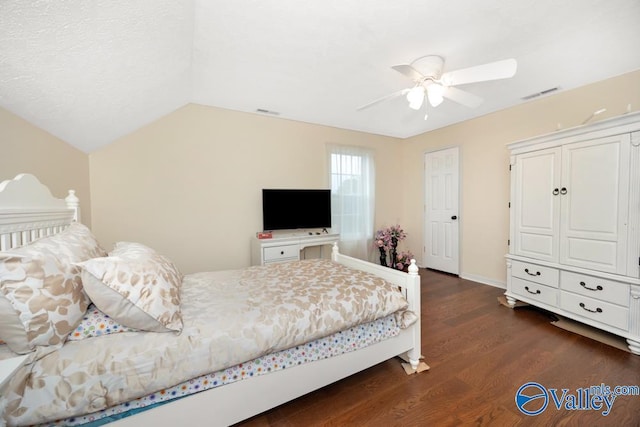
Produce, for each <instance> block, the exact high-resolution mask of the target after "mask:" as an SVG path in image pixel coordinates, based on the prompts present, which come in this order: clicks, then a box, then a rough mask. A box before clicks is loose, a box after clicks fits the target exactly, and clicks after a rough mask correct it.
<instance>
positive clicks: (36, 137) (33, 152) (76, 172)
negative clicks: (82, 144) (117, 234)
mask: <svg viewBox="0 0 640 427" xmlns="http://www.w3.org/2000/svg"><path fill="white" fill-rule="evenodd" d="M25 172H26V173H31V174H33V175H35V176H36V177H38V179H39V180H40V182H42V183H43V184H45V185H46V186H47V187H49V189H50V190H51V193H52V194H53V195H54V196H55V197H59V198H62V197H66V196H67V192H68V190H69V189H74V190H76V195H77V196H78V197H79V198H80V209H81V212H82V222H83V223H85V224H87V225H89V226H91V209H90V206H91V194H90V192H89V157H88V156H87V155H86V154H85V153H83V152H82V151H80V150H78V149H76V148H74V147H72V146H71V145H69V144H67V143H66V142H63V141H61V140H60V139H58V138H56V137H54V136H53V135H51V134H49V133H47V132H45V131H43V130H42V129H40V128H38V127H36V126H34V125H32V124H31V123H29V122H27V121H26V120H23V119H22V118H20V117H18V116H16V115H14V114H12V113H10V112H9V111H7V110H5V109H3V108H0V181H4V180H5V179H11V178H13V177H15V176H16V175H17V174H19V173H25Z"/></svg>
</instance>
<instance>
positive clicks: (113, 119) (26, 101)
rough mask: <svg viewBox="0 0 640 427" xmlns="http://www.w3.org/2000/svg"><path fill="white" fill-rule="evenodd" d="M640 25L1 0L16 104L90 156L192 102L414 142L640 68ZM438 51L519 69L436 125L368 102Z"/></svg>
mask: <svg viewBox="0 0 640 427" xmlns="http://www.w3.org/2000/svg"><path fill="white" fill-rule="evenodd" d="M639 23H640V1H638V0H608V1H606V0H603V1H597V0H518V1H513V0H484V1H481V2H480V1H477V0H458V1H455V0H450V1H444V0H439V1H434V0H396V1H389V0H368V1H364V0H324V1H314V2H310V1H307V2H300V1H295V0H233V1H230V0H224V1H223V0H191V1H188V0H134V1H131V0H126V1H125V0H94V1H87V0H65V1H53V0H48V1H24V0H20V1H18V0H1V1H0V106H2V107H4V108H6V109H8V110H10V111H12V112H14V113H15V114H17V115H19V116H21V117H23V118H25V119H26V120H28V121H30V122H31V123H33V124H35V125H37V126H39V127H41V128H43V129H45V130H47V131H48V132H50V133H52V134H53V135H56V136H57V137H59V138H61V139H63V140H65V141H67V142H68V143H70V144H72V145H74V146H76V147H78V148H79V149H81V150H83V151H85V152H91V151H94V150H96V149H98V148H100V147H101V146H104V145H105V144H108V143H110V142H112V141H114V140H115V139H117V138H119V137H121V136H123V135H126V134H127V133H130V132H132V131H134V130H136V129H138V128H140V127H141V126H144V125H145V124H147V123H150V122H152V121H154V120H156V119H158V118H159V117H161V116H163V115H165V114H167V113H170V112H171V111H174V110H176V109H178V108H180V107H181V106H183V105H185V104H186V103H189V102H193V103H199V104H204V105H211V106H216V107H222V108H228V109H232V110H238V111H246V112H256V110H257V109H265V110H271V111H275V112H278V113H280V117H282V118H286V119H292V120H299V121H304V122H310V123H318V124H324V125H329V126H334V127H339V128H345V129H353V130H360V131H365V132H370V133H375V134H382V135H390V136H395V137H400V138H405V137H409V136H412V135H416V134H419V133H423V132H426V131H429V130H433V129H436V128H439V127H442V126H446V125H449V124H452V123H456V122H460V121H463V120H467V119H470V118H472V117H476V116H479V115H483V114H487V113H489V112H492V111H496V110H500V109H503V108H507V107H510V106H513V105H517V104H519V103H522V102H524V101H523V100H522V99H521V98H522V97H524V96H527V95H529V94H532V93H535V92H540V91H543V90H546V89H549V88H552V87H557V86H559V87H560V88H561V90H567V89H572V88H575V87H579V86H583V85H585V84H589V83H592V82H595V81H599V80H602V79H605V78H608V77H612V76H616V75H620V74H624V73H626V72H630V71H633V70H637V69H640V54H639V53H638V52H639V47H638V46H640V25H639ZM429 54H437V55H441V56H443V57H444V58H445V60H446V63H445V71H451V70H455V69H459V68H465V67H469V66H474V65H478V64H483V63H486V62H491V61H496V60H500V59H505V58H515V59H516V60H517V61H518V72H517V74H516V76H515V77H514V78H512V79H509V80H500V81H493V82H484V83H474V84H469V85H465V87H464V89H465V90H467V91H469V92H472V93H474V94H476V95H479V96H481V97H482V98H484V100H485V102H484V103H483V104H482V105H481V106H480V107H478V108H475V109H470V108H467V107H463V106H460V105H458V104H456V103H454V102H451V101H448V100H447V101H445V102H444V103H443V104H442V105H440V106H439V107H437V108H435V109H432V110H431V111H430V112H429V119H428V120H427V121H425V120H423V117H424V112H422V113H421V112H416V111H413V110H411V109H409V108H408V106H407V102H406V100H405V99H403V98H402V97H398V98H395V99H392V100H390V101H388V102H385V103H381V104H378V105H376V106H374V107H371V108H369V109H367V110H364V111H356V108H357V107H358V106H361V105H363V104H366V103H368V102H370V101H373V100H375V99H377V98H380V97H382V96H385V95H387V94H390V93H392V92H396V91H398V90H400V89H403V88H406V87H408V86H410V85H411V83H410V82H409V81H408V80H407V79H406V78H405V77H403V76H402V75H400V74H399V73H397V72H396V71H394V70H392V69H391V68H390V67H391V66H392V65H396V64H402V63H410V62H411V61H413V60H414V59H416V58H418V57H421V56H424V55H429ZM622 108H623V107H621V109H622ZM588 113H590V112H585V114H588Z"/></svg>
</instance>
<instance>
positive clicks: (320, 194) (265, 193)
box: [262, 189, 331, 231]
mask: <svg viewBox="0 0 640 427" xmlns="http://www.w3.org/2000/svg"><path fill="white" fill-rule="evenodd" d="M262 226H263V230H265V231H271V230H293V229H297V228H329V227H331V190H292V189H263V190H262Z"/></svg>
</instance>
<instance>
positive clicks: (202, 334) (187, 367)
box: [0, 260, 416, 426]
mask: <svg viewBox="0 0 640 427" xmlns="http://www.w3.org/2000/svg"><path fill="white" fill-rule="evenodd" d="M406 308H407V302H406V301H405V299H404V298H403V297H402V295H401V294H400V292H399V291H398V290H397V289H396V288H395V287H394V286H392V285H391V284H389V283H387V282H385V281H383V280H382V279H380V278H377V277H376V276H373V275H370V274H367V273H363V272H360V271H356V270H353V269H349V268H347V267H344V266H342V265H339V264H336V263H333V262H331V261H329V260H305V261H299V262H290V263H282V264H274V265H269V266H264V267H250V268H248V269H244V270H231V271H224V272H209V273H196V274H192V275H188V276H185V279H184V283H183V287H182V314H183V322H184V329H183V331H182V333H181V334H179V335H176V334H174V333H172V332H167V333H155V332H123V333H117V334H113V335H107V336H100V337H94V338H88V339H85V340H80V341H73V342H71V341H69V342H67V343H66V344H65V345H64V346H63V347H62V348H59V349H54V348H39V349H38V350H37V351H36V352H34V353H32V354H31V356H30V359H31V360H32V363H29V364H27V365H25V366H24V367H23V368H22V369H21V370H19V371H18V372H17V373H16V375H15V376H14V377H13V378H12V380H11V381H10V383H9V384H8V385H7V386H5V388H4V389H3V390H2V391H1V392H2V394H1V397H0V412H4V419H5V421H6V422H7V424H8V425H9V426H18V425H31V424H37V423H43V422H47V421H52V420H55V419H60V418H67V417H70V416H76V415H81V414H85V413H89V412H94V411H99V410H102V409H104V408H107V407H110V406H113V405H116V404H119V403H122V402H126V401H129V400H131V399H135V398H137V397H140V396H144V395H147V394H149V393H152V392H154V391H157V390H161V389H164V388H167V387H170V386H172V385H175V384H178V383H180V382H182V381H185V380H187V379H190V378H194V377H197V376H200V375H204V374H207V373H209V372H213V371H217V370H220V369H224V368H227V367H229V366H233V365H235V364H238V363H241V362H244V361H248V360H251V359H254V358H256V357H259V356H262V355H264V354H269V353H272V352H275V351H279V350H283V349H287V348H290V347H293V346H296V345H299V344H302V343H305V342H308V341H312V340H314V339H317V338H321V337H324V336H327V335H330V334H333V333H335V332H338V331H340V330H344V329H348V328H350V327H352V326H355V325H358V324H361V323H365V322H370V321H373V320H376V319H378V318H381V317H385V316H387V315H389V314H392V313H397V315H396V318H397V320H398V322H399V324H400V325H401V326H408V325H409V324H410V323H412V322H413V321H415V319H416V317H415V315H413V314H412V313H410V312H407V311H406Z"/></svg>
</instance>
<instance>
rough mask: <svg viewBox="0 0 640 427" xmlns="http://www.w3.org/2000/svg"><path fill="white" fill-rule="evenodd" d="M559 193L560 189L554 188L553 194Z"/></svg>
mask: <svg viewBox="0 0 640 427" xmlns="http://www.w3.org/2000/svg"><path fill="white" fill-rule="evenodd" d="M558 194H560V190H558V189H557V188H554V189H553V195H554V196H557V195H558Z"/></svg>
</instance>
